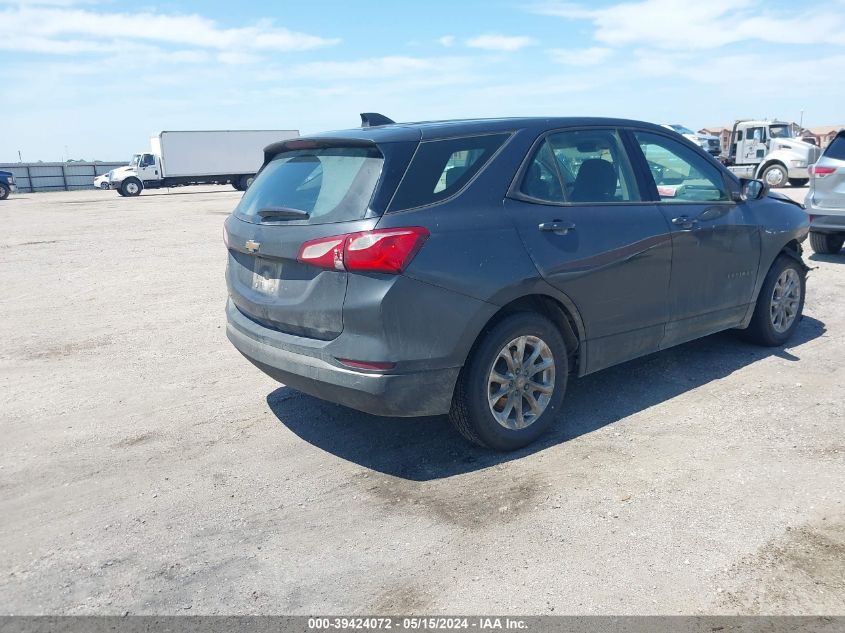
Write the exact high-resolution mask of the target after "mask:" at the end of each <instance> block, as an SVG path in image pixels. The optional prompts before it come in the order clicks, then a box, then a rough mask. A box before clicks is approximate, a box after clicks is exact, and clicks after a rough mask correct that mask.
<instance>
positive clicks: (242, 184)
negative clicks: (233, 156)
mask: <svg viewBox="0 0 845 633" xmlns="http://www.w3.org/2000/svg"><path fill="white" fill-rule="evenodd" d="M253 180H255V176H254V175H253V174H246V175H245V176H241V177H240V178H239V179H238V185H239V186H238V190H239V191H246V190H247V189H249V188H250V186H251V185H252V181H253Z"/></svg>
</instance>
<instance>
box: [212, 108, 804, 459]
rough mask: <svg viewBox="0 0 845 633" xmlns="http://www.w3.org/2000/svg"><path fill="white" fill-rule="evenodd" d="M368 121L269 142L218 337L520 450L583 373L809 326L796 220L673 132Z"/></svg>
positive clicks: (337, 389) (617, 123)
mask: <svg viewBox="0 0 845 633" xmlns="http://www.w3.org/2000/svg"><path fill="white" fill-rule="evenodd" d="M368 121H369V122H371V124H370V125H366V124H365V125H363V126H362V127H361V128H358V129H352V130H345V131H340V132H331V133H325V134H318V135H315V136H312V137H307V138H299V139H293V140H288V141H284V142H280V143H276V144H274V145H271V146H269V147H267V148H266V149H265V162H264V166H263V167H262V169H261V171H260V173H259V174H258V176H257V177H256V179H255V182H254V184H253V185H252V187H250V189H249V190H248V191H247V192H246V193H245V194H244V196H243V198H242V199H241V201H240V203H239V204H238V206H237V208H236V209H235V210H234V212H233V213H232V215H231V216H230V217H229V218H227V220H226V223H225V228H224V240H225V243H226V247H227V249H228V266H227V271H226V280H227V283H228V290H229V300H228V304H227V307H226V313H227V318H228V325H227V334H228V337H229V339H230V340H231V341H232V343H233V344H234V345H235V347H236V348H237V349H238V350H240V351H241V353H243V355H244V356H246V358H247V359H249V360H250V361H251V362H252V363H253V364H255V365H256V366H257V367H258V368H260V369H261V370H262V371H264V372H266V373H267V374H269V375H270V376H272V377H273V378H275V379H277V380H279V381H281V382H283V383H285V384H286V385H288V386H290V387H292V388H294V389H298V390H300V391H303V392H305V393H308V394H311V395H313V396H316V397H318V398H323V399H325V400H330V401H333V402H337V403H341V404H343V405H346V406H349V407H352V408H355V409H359V410H362V411H366V412H370V413H374V414H379V415H391V416H422V415H435V414H447V413H448V414H449V416H450V417H451V419H452V421H453V422H454V424H455V426H456V427H457V428H458V430H459V431H460V432H461V433H462V434H463V435H464V436H465V437H466V438H468V439H469V440H471V441H473V442H476V443H478V444H481V445H483V446H487V447H491V448H493V449H497V450H512V449H516V448H519V447H522V446H524V445H526V444H528V443H529V442H531V441H533V440H534V439H535V438H536V437H538V436H539V435H540V434H541V433H542V432H543V431H545V430H546V429H547V428H548V427H549V426H550V425H551V424H552V423H553V422H554V421H555V420H561V421H562V420H563V419H565V412H564V410H563V409H562V402H563V397H564V392H565V391H566V386H567V382H568V381H569V380H570V379H571V378H574V377H576V376H583V375H585V374H589V373H592V372H595V371H598V370H600V369H604V368H606V367H609V366H611V365H615V364H617V363H622V362H624V361H627V360H630V359H633V358H637V357H638V356H642V355H644V354H650V353H652V352H656V351H658V350H661V349H665V348H667V347H671V346H673V345H678V344H679V343H683V342H685V341H689V340H691V339H695V338H698V337H701V336H705V335H708V334H711V333H713V332H718V331H720V330H725V329H728V328H741V329H744V330H745V333H746V335H747V336H748V337H749V338H751V339H753V340H754V341H757V342H759V343H761V344H763V345H781V344H783V343H784V342H785V341H786V340H787V339H788V338H789V337H790V335H791V334H792V333H793V332H794V330H795V328H796V326H797V325H798V321H799V319H800V316H801V311H802V308H803V304H804V294H805V271H806V268H805V266H804V264H803V261H802V257H801V246H800V244H801V242H802V241H803V240H804V239H805V237H806V235H807V230H808V220H807V215H806V213H804V211H803V210H802V208H801V207H800V205H797V204H794V203H791V202H789V201H787V200H785V199H783V198H775V197H772V196H774V194H771V195H768V194H767V190H766V188H765V186H764V185H763V184H762V183H761V182H759V181H752V180H748V181H740V180H739V179H737V178H736V177H734V176H733V175H732V174H731V173H730V172H728V171H727V170H726V169H724V168H723V167H722V166H721V165H719V163H717V162H716V161H715V160H714V159H713V158H712V157H711V156H709V155H708V154H707V153H706V152H705V151H704V150H703V149H702V148H700V147H698V146H696V145H694V144H692V143H690V142H689V141H687V140H685V139H683V138H679V137H678V135H677V134H675V133H673V132H671V131H668V130H666V129H665V128H662V127H660V126H657V125H652V124H648V123H640V122H636V121H627V120H616V119H596V118H525V119H492V120H468V121H441V122H426V123H404V124H393V122H392V121H390V120H389V119H387V118H386V117H382V116H381V115H378V116H369V117H366V118H365V123H366V122H368ZM372 123H376V124H372Z"/></svg>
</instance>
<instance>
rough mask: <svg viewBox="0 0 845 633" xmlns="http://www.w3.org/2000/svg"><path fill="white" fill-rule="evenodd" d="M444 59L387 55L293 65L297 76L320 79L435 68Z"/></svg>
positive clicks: (392, 74)
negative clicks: (439, 60)
mask: <svg viewBox="0 0 845 633" xmlns="http://www.w3.org/2000/svg"><path fill="white" fill-rule="evenodd" d="M441 63H442V62H438V60H437V59H435V58H423V57H405V56H398V55H397V56H387V57H373V58H369V59H359V60H353V61H328V62H307V63H304V64H298V65H296V66H294V67H293V68H292V69H291V71H290V73H291V75H293V76H295V77H308V78H318V79H320V80H321V81H331V80H337V79H340V80H346V79H369V78H388V77H402V76H404V75H408V74H412V73H418V72H423V71H429V72H433V71H436V70H437V69H438V68H439V67H440V66H441Z"/></svg>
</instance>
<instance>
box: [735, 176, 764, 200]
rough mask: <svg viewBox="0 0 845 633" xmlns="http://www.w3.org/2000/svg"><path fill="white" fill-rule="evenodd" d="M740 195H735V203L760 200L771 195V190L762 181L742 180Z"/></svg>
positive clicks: (740, 181)
mask: <svg viewBox="0 0 845 633" xmlns="http://www.w3.org/2000/svg"><path fill="white" fill-rule="evenodd" d="M739 186H740V190H739V193H737V194H735V195H734V201H736V202H743V201H745V200H759V199H760V198H765V197H766V195H767V194H768V193H769V188H768V187H767V186H766V183H764V182H763V181H762V180H751V179H750V178H740V180H739Z"/></svg>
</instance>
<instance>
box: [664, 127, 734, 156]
mask: <svg viewBox="0 0 845 633" xmlns="http://www.w3.org/2000/svg"><path fill="white" fill-rule="evenodd" d="M663 127H665V128H668V129H670V130H674V131H675V132H677V133H678V134H680V135H681V136H683V137H684V138H686V139H689V140H690V141H692V142H693V143H695V144H696V145H700V146H701V148H702V149H703V150H704V151H705V152H707V153H708V154H711V155H712V156H719V155H720V154H721V153H722V143H721V141H720V140H719V137H718V136H713V135H712V134H701V133H699V132H693V131H692V130H691V129H689V128H688V127H684V126H683V125H678V124H676V123H664V124H663Z"/></svg>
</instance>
